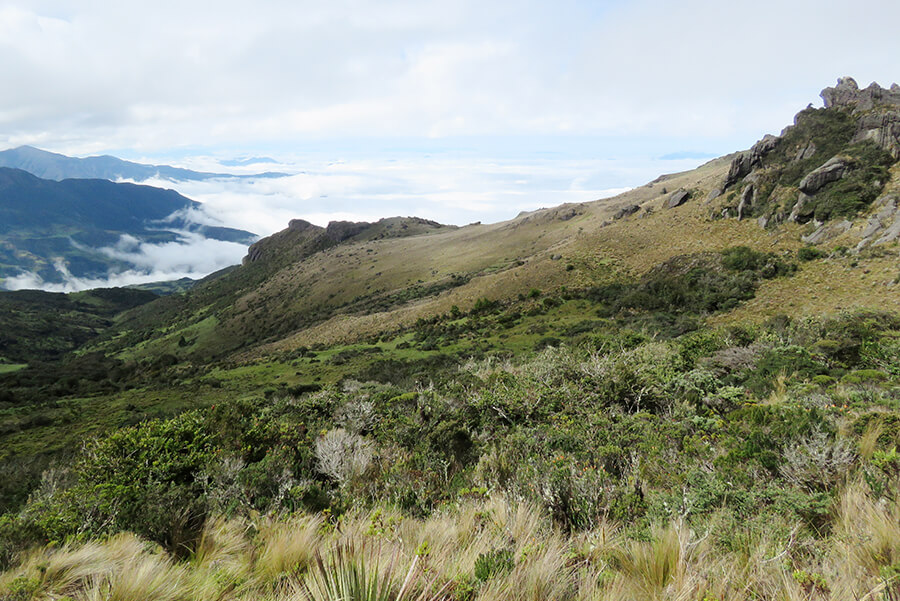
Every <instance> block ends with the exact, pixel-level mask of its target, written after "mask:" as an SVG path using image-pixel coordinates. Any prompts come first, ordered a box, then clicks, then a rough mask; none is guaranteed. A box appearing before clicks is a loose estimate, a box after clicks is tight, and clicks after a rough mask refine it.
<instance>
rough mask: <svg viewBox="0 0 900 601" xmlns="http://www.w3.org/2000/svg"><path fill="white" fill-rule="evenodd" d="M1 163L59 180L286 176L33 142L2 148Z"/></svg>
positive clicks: (202, 178) (185, 179) (203, 178)
mask: <svg viewBox="0 0 900 601" xmlns="http://www.w3.org/2000/svg"><path fill="white" fill-rule="evenodd" d="M0 167H12V168H14V169H22V170H24V171H27V172H29V173H31V174H33V175H36V176H38V177H41V178H44V179H52V180H57V181H59V180H64V179H69V178H80V179H84V178H98V179H108V180H112V181H116V180H122V179H131V180H135V181H144V180H147V179H150V178H163V179H170V180H181V181H188V180H195V181H196V180H206V179H219V178H260V177H283V176H284V175H285V174H284V173H275V172H266V173H258V174H253V175H233V174H229V173H207V172H202V171H191V170H190V169H181V168H178V167H170V166H168V165H145V164H142V163H133V162H131V161H124V160H122V159H119V158H116V157H114V156H109V155H104V156H95V157H87V158H84V159H79V158H74V157H68V156H65V155H62V154H57V153H54V152H47V151H45V150H40V149H39V148H34V147H32V146H19V147H18V148H12V149H10V150H4V151H0Z"/></svg>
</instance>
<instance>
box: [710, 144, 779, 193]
mask: <svg viewBox="0 0 900 601" xmlns="http://www.w3.org/2000/svg"><path fill="white" fill-rule="evenodd" d="M779 140H781V138H779V137H778V136H773V135H772V134H766V135H765V136H763V138H762V140H760V141H758V142H757V143H756V144H754V145H753V147H752V148H751V149H750V150H748V151H746V152H742V153H740V154H738V155H737V156H736V157H734V158H733V159H732V160H731V166H730V167H729V168H728V175H727V176H726V177H725V185H724V187H725V188H728V187H729V186H731V185H732V184H734V183H735V182H736V181H738V180H739V179H741V178H743V177H744V176H746V175H748V174H749V173H750V172H751V171H753V168H754V167H756V166H758V165H759V164H760V163H761V162H762V159H763V157H765V156H766V155H767V154H769V153H770V152H771V151H772V150H773V149H774V148H775V147H776V146H777V145H778V142H779Z"/></svg>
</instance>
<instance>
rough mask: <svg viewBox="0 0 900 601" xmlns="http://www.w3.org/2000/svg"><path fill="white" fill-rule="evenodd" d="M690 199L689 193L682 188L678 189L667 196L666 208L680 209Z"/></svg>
mask: <svg viewBox="0 0 900 601" xmlns="http://www.w3.org/2000/svg"><path fill="white" fill-rule="evenodd" d="M690 197H691V193H690V192H688V191H687V190H685V189H684V188H680V189H678V190H676V191H675V192H672V195H671V196H669V200H667V201H666V208H668V209H674V208H675V207H680V206H681V205H683V204H684V203H686V202H687V201H688V199H689V198H690Z"/></svg>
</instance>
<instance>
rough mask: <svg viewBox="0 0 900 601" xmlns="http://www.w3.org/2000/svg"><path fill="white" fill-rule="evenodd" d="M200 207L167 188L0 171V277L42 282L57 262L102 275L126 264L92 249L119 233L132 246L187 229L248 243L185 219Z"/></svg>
mask: <svg viewBox="0 0 900 601" xmlns="http://www.w3.org/2000/svg"><path fill="white" fill-rule="evenodd" d="M201 206H202V205H201V204H200V203H198V202H196V201H193V200H191V199H189V198H187V197H185V196H182V195H181V194H179V193H178V192H176V191H174V190H163V189H160V188H154V187H151V186H144V185H139V184H130V183H115V182H111V181H109V180H105V179H67V180H62V181H55V180H47V179H42V178H39V177H37V176H35V175H32V174H31V173H28V172H27V171H24V170H21V169H12V168H8V167H0V278H2V277H13V276H16V275H18V274H20V273H21V272H33V273H36V274H37V275H38V276H39V277H41V278H42V279H43V280H44V281H45V282H59V281H62V279H61V278H63V277H64V274H62V273H61V272H60V270H59V269H58V267H57V266H56V265H55V263H56V262H57V259H58V258H61V259H62V260H63V261H64V262H65V263H66V264H67V269H68V271H69V272H70V273H71V275H72V276H75V277H91V278H98V277H101V278H102V277H105V276H106V275H108V272H109V270H110V269H111V268H113V269H122V268H125V267H127V263H126V262H123V261H120V260H116V259H114V258H112V257H110V256H108V255H104V254H103V253H100V252H98V251H97V249H99V248H102V247H109V246H113V245H115V244H117V243H118V242H119V241H120V240H121V239H122V236H123V235H128V236H132V237H133V239H134V240H135V242H136V243H137V242H152V243H164V242H172V241H176V240H178V239H179V236H180V235H181V234H180V233H179V232H190V233H192V234H196V235H200V236H203V237H205V238H209V239H213V240H220V241H224V242H237V243H245V244H250V243H252V242H253V241H255V240H256V236H255V234H253V233H251V232H246V231H243V230H238V229H233V228H227V227H219V226H208V225H202V224H198V223H196V222H194V221H192V220H191V218H190V216H189V212H191V211H196V210H198V209H200V207H201Z"/></svg>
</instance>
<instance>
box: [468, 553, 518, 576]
mask: <svg viewBox="0 0 900 601" xmlns="http://www.w3.org/2000/svg"><path fill="white" fill-rule="evenodd" d="M514 567H515V555H514V553H513V551H512V550H511V549H495V550H493V551H488V552H487V553H481V554H480V555H479V556H478V558H477V559H476V560H475V569H474V575H475V578H476V579H477V580H480V581H481V582H486V581H488V580H490V579H491V578H494V577H495V576H500V575H503V574H506V573H508V572H511V571H512V569H513V568H514Z"/></svg>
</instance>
